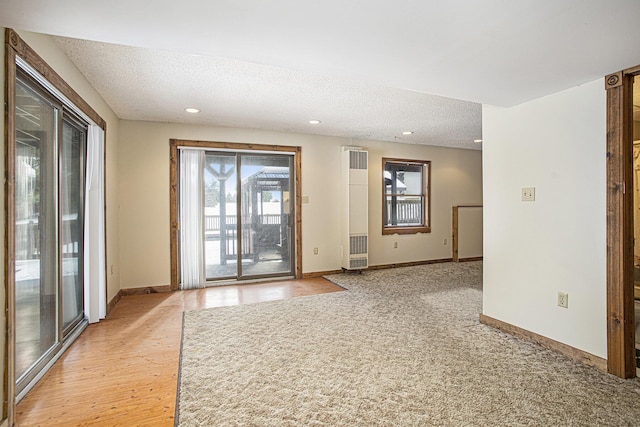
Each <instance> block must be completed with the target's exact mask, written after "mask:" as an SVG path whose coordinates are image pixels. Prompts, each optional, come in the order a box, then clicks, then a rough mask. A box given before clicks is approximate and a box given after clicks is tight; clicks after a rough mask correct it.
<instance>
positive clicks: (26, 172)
mask: <svg viewBox="0 0 640 427" xmlns="http://www.w3.org/2000/svg"><path fill="white" fill-rule="evenodd" d="M60 113H61V111H60V108H59V107H58V106H57V105H56V104H55V103H54V102H52V100H50V99H48V98H47V97H46V96H45V95H44V94H41V93H39V92H37V91H36V90H34V89H32V88H31V87H30V86H29V85H28V84H27V82H26V81H24V80H18V81H17V85H16V147H15V152H16V158H15V165H16V166H15V167H16V179H15V236H16V238H15V300H16V378H17V380H18V384H20V383H21V382H23V381H24V380H25V378H27V377H28V374H29V372H30V371H31V370H32V368H33V367H34V366H35V365H37V364H38V363H39V362H40V363H41V364H43V363H45V362H46V360H47V356H48V355H50V354H52V353H53V352H54V351H55V348H56V347H57V346H59V345H60V337H59V335H58V324H59V323H58V316H57V313H58V301H59V298H58V296H59V294H58V286H57V284H58V280H57V272H58V268H57V263H56V260H57V259H58V247H57V245H56V234H57V229H58V227H57V217H58V216H57V207H56V203H57V191H58V187H57V181H58V180H57V176H56V175H57V167H56V163H55V159H56V158H57V156H56V151H57V142H58V129H59V120H58V119H59V116H60Z"/></svg>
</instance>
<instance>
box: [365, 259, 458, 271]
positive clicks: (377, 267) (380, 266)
mask: <svg viewBox="0 0 640 427" xmlns="http://www.w3.org/2000/svg"><path fill="white" fill-rule="evenodd" d="M452 261H453V260H452V259H451V258H439V259H427V260H423V261H409V262H396V263H393V264H378V265H370V266H369V268H367V270H386V269H388V268H401V267H413V266H416V265H428V264H441V263H444V262H452ZM365 271H366V270H365Z"/></svg>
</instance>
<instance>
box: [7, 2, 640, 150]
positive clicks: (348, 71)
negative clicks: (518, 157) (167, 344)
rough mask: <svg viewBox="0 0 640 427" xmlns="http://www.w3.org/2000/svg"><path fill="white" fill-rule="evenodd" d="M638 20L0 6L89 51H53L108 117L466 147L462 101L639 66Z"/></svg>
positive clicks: (543, 88) (637, 13)
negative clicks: (193, 110) (70, 62)
mask: <svg viewBox="0 0 640 427" xmlns="http://www.w3.org/2000/svg"><path fill="white" fill-rule="evenodd" d="M638 22H640V1H638V0H607V1H604V0H554V1H551V0H519V1H513V0H483V1H477V0H450V1H442V0H438V1H435V0H422V1H418V0H395V1H393V2H391V1H387V0H371V1H368V2H362V1H356V0H324V1H323V2H316V3H313V4H311V3H309V2H302V1H299V0H272V1H268V2H265V1H258V0H253V1H249V0H217V1H205V0H182V1H180V2H177V1H174V0H171V1H169V0H154V1H151V0H139V1H135V2H132V1H130V0H109V1H108V2H107V1H103V2H97V1H96V2H86V1H83V0H66V1H65V2H52V1H49V0H2V1H0V25H2V26H6V27H12V28H16V29H18V30H27V31H35V32H41V33H45V34H52V35H57V36H63V37H70V38H76V39H85V40H93V41H97V42H101V43H90V42H74V41H69V40H61V41H60V45H61V46H62V47H63V48H64V49H65V50H66V51H67V52H69V54H70V56H72V57H73V59H74V61H76V63H77V64H78V67H79V68H80V69H81V70H82V71H83V72H84V73H86V74H87V77H88V78H89V79H90V80H91V81H92V82H93V83H94V84H95V85H96V88H98V90H99V91H100V92H101V94H102V95H103V96H104V97H105V99H107V101H108V102H109V104H110V105H111V106H112V107H113V108H114V110H116V112H117V113H118V114H119V115H122V117H123V118H132V119H139V120H143V119H146V120H167V121H179V122H187V123H211V124H217V125H228V126H243V127H251V128H266V129H278V130H284V131H295V132H304V133H319V134H326V135H343V136H350V137H354V138H360V137H366V138H372V139H380V140H395V139H396V137H401V136H400V135H399V133H400V132H401V131H403V130H413V131H414V132H415V133H414V135H412V136H411V137H410V138H406V137H405V139H406V140H407V142H414V143H423V144H434V145H451V146H459V147H467V148H478V146H477V145H474V143H473V142H472V139H475V138H479V137H480V136H479V135H478V133H479V131H480V126H481V118H480V109H479V106H478V105H477V104H473V103H486V104H492V105H498V106H510V105H515V104H518V103H521V102H524V101H527V100H530V99H534V98H537V97H540V96H544V95H547V94H551V93H554V92H557V91H559V90H563V89H566V88H569V87H574V86H577V85H579V84H582V83H585V82H588V81H592V80H594V79H597V78H602V77H603V76H604V75H606V74H609V73H611V72H615V71H618V70H620V69H624V68H627V67H631V66H635V65H637V64H640V48H638V40H640V25H638V24H637V23H638ZM104 43H111V44H116V45H122V46H120V47H118V46H108V45H105V44H104ZM123 46H131V47H135V48H141V49H142V50H139V49H131V48H129V47H123ZM191 54H196V55H201V56H192V55H191ZM109 55H110V56H109ZM120 56H122V57H120ZM96 64H100V66H97V65H96ZM149 64H153V67H150V66H148V65H149ZM176 76H177V77H176ZM205 82H209V83H210V86H208V84H209V83H205ZM132 88H133V89H132ZM426 94H435V95H439V96H444V97H448V98H455V99H460V100H465V101H470V102H471V104H467V103H464V102H457V101H452V100H450V99H442V98H440V97H434V96H428V95H426ZM197 103H198V104H200V105H196V104H197ZM156 104H159V105H156ZM186 106H196V107H199V108H202V110H203V111H202V113H200V114H198V115H197V116H196V117H190V118H186V117H184V115H183V114H182V110H183V109H184V107H186ZM161 110H162V111H161ZM474 111H475V113H474ZM159 115H161V116H162V117H163V118H159ZM470 116H473V117H471V118H470ZM311 118H316V119H319V120H322V123H321V124H320V125H319V126H317V127H315V128H313V130H310V129H309V128H308V126H306V125H305V124H306V122H307V121H308V120H309V119H311ZM467 121H469V122H467ZM401 138H402V137H401Z"/></svg>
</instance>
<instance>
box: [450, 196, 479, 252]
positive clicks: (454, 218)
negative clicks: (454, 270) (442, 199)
mask: <svg viewBox="0 0 640 427" xmlns="http://www.w3.org/2000/svg"><path fill="white" fill-rule="evenodd" d="M481 207H482V205H457V206H453V207H452V208H451V210H452V212H451V252H452V258H453V262H459V261H462V260H461V259H460V258H459V256H458V209H460V208H481ZM477 259H482V257H472V258H465V260H469V261H475V260H477Z"/></svg>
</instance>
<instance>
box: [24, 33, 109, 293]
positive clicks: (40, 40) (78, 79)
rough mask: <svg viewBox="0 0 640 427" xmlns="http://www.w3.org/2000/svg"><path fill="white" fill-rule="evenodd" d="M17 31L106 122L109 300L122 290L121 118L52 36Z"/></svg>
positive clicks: (106, 218)
mask: <svg viewBox="0 0 640 427" xmlns="http://www.w3.org/2000/svg"><path fill="white" fill-rule="evenodd" d="M17 32H18V34H19V35H20V37H21V38H22V39H23V40H24V41H25V42H26V43H27V44H28V45H29V46H31V48H32V49H33V50H35V51H36V52H37V53H38V55H40V56H41V57H42V58H43V59H44V60H45V61H46V62H47V63H48V64H49V66H51V68H53V69H54V70H55V71H56V72H57V73H58V74H59V75H60V76H61V77H62V78H63V79H64V80H65V81H66V82H67V83H68V84H69V86H71V87H72V88H73V89H74V90H75V91H76V92H77V93H78V94H79V95H80V96H81V97H82V98H83V99H84V100H85V101H86V102H87V103H88V104H89V105H90V106H91V107H92V108H93V109H94V110H95V111H96V112H97V113H98V114H100V116H101V117H102V118H103V119H104V120H105V121H106V122H107V132H106V140H105V146H106V154H107V156H106V159H105V166H106V176H107V181H106V183H105V185H106V200H107V212H106V216H105V221H106V224H107V235H106V237H107V253H106V256H107V271H108V272H107V285H108V288H107V301H110V300H111V299H112V298H113V297H114V296H115V295H116V294H117V293H118V291H119V290H120V276H119V272H118V268H117V267H118V266H117V263H116V260H117V259H119V253H118V247H119V242H118V227H119V226H118V203H117V200H118V179H117V174H116V166H117V165H116V161H117V156H118V152H117V149H118V144H117V141H118V125H119V120H118V118H117V117H116V115H115V114H114V113H113V111H111V108H109V106H108V105H107V104H106V102H104V100H103V99H102V97H101V96H100V95H99V94H98V92H96V91H95V89H94V88H93V87H92V86H91V84H90V83H89V82H88V81H87V79H85V77H84V76H83V75H82V74H81V73H80V71H78V69H77V68H76V67H75V65H73V63H72V62H71V61H70V60H69V58H68V57H67V56H66V55H65V54H64V53H63V52H62V51H61V50H60V48H59V47H58V45H57V44H55V42H54V41H53V38H51V37H50V36H47V35H44V34H37V33H30V32H27V31H17ZM111 265H113V266H114V267H113V271H111V268H110V266H111Z"/></svg>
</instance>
